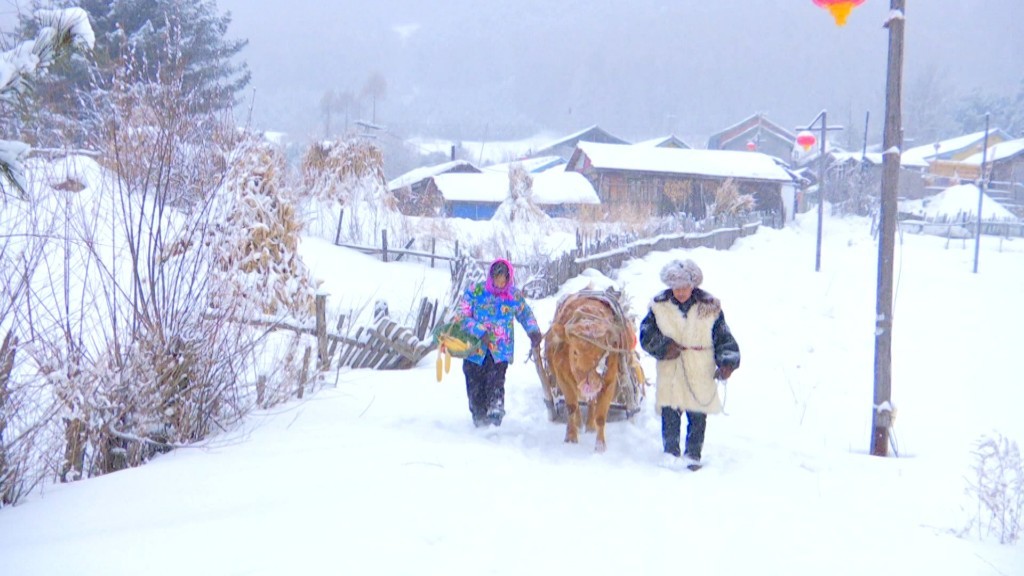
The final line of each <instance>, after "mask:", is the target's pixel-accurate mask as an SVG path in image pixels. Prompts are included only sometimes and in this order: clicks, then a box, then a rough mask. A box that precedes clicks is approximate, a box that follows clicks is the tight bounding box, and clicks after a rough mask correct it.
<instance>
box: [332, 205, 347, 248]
mask: <svg viewBox="0 0 1024 576" xmlns="http://www.w3.org/2000/svg"><path fill="white" fill-rule="evenodd" d="M344 219H345V209H344V208H342V209H341V212H340V213H339V214H338V231H337V232H335V233H334V245H335V246H337V245H338V242H341V221H342V220H344Z"/></svg>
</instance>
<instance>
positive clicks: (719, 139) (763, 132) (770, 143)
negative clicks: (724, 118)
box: [708, 113, 796, 164]
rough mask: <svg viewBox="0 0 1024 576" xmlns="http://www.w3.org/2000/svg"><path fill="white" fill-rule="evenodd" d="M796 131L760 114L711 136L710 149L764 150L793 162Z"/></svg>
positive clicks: (787, 162) (787, 161) (763, 152)
mask: <svg viewBox="0 0 1024 576" xmlns="http://www.w3.org/2000/svg"><path fill="white" fill-rule="evenodd" d="M795 145H796V134H793V133H792V132H790V131H789V130H786V129H785V128H783V127H782V126H779V125H778V124H776V123H774V122H772V121H770V120H768V119H767V118H765V116H764V114H761V113H758V114H754V115H753V116H751V117H749V118H746V119H744V120H743V121H742V122H739V123H737V124H734V125H732V126H730V127H728V128H726V129H725V130H722V131H721V132H718V133H716V134H712V135H711V137H710V138H708V150H737V151H741V150H742V151H749V152H761V153H762V154H767V155H769V156H774V157H776V158H779V159H780V160H782V161H783V162H785V163H786V164H790V162H791V161H792V157H793V147H794V146H795Z"/></svg>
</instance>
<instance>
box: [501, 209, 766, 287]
mask: <svg viewBox="0 0 1024 576" xmlns="http://www.w3.org/2000/svg"><path fill="white" fill-rule="evenodd" d="M759 226H760V220H756V221H752V222H750V223H746V224H737V225H736V226H734V227H729V228H719V229H717V230H713V231H710V232H681V233H675V234H661V235H658V236H654V237H652V238H643V239H639V240H633V241H631V242H628V243H625V244H623V245H620V246H606V247H605V250H604V251H601V252H590V253H584V254H581V252H583V251H582V250H573V251H570V252H567V253H565V254H563V255H562V256H560V257H558V258H556V259H554V260H552V261H551V262H548V263H547V264H544V265H542V266H540V267H538V268H536V269H533V270H530V269H526V270H523V271H521V272H519V276H520V277H523V278H526V279H527V280H526V282H524V284H523V286H522V289H523V292H524V293H525V294H526V296H527V297H528V298H546V297H547V296H551V295H552V294H554V293H556V292H558V290H559V288H560V287H561V286H562V284H564V283H565V282H566V281H567V280H569V279H570V278H574V277H576V276H579V275H580V273H581V272H583V271H584V270H586V269H587V268H593V269H594V270H597V271H599V272H601V273H602V274H610V273H611V272H612V271H613V270H616V269H618V268H621V267H622V265H623V264H624V263H625V262H626V261H628V260H630V259H632V258H643V257H644V256H646V255H647V254H649V253H651V252H664V251H667V250H675V249H678V248H697V247H702V246H703V247H706V248H714V249H716V250H727V249H728V248H729V247H730V246H732V245H733V243H734V242H736V239H737V238H742V237H744V236H749V235H751V234H754V233H756V232H757V229H758V227H759Z"/></svg>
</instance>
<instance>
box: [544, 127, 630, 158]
mask: <svg viewBox="0 0 1024 576" xmlns="http://www.w3.org/2000/svg"><path fill="white" fill-rule="evenodd" d="M591 140H594V141H600V142H614V143H616V144H629V142H627V141H625V140H623V139H622V138H619V137H618V136H616V135H614V134H612V133H610V132H608V131H607V130H605V129H603V128H601V127H600V126H598V125H597V124H594V125H593V126H590V127H588V128H584V129H583V130H580V131H579V132H575V133H573V134H570V135H568V136H565V137H563V138H560V139H558V140H556V141H554V142H549V143H548V144H546V145H544V146H543V147H541V148H538V149H537V152H545V151H549V150H554V149H555V148H558V147H560V146H568V145H571V144H576V143H577V142H585V141H591Z"/></svg>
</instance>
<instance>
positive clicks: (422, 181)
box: [388, 160, 480, 215]
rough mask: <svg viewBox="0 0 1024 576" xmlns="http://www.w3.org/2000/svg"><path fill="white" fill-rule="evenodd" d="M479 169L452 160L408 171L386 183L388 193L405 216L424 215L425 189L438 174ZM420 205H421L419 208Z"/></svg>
mask: <svg viewBox="0 0 1024 576" xmlns="http://www.w3.org/2000/svg"><path fill="white" fill-rule="evenodd" d="M479 172H480V169H479V168H477V167H476V166H473V165H472V164H470V163H469V162H467V161H465V160H453V161H451V162H444V163H442V164H437V165H434V166H423V167H421V168H416V169H415V170H410V171H409V172H406V173H405V174H402V175H401V176H399V177H397V178H395V179H394V180H391V181H390V182H388V191H390V192H391V193H392V194H393V195H394V196H395V199H396V200H397V201H398V208H399V210H400V211H402V212H403V213H405V214H419V215H426V213H428V212H429V207H430V202H429V201H427V200H426V195H425V192H426V189H427V184H428V183H429V182H430V179H431V178H433V177H434V176H438V175H440V174H464V173H479ZM420 204H423V205H422V206H420Z"/></svg>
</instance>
